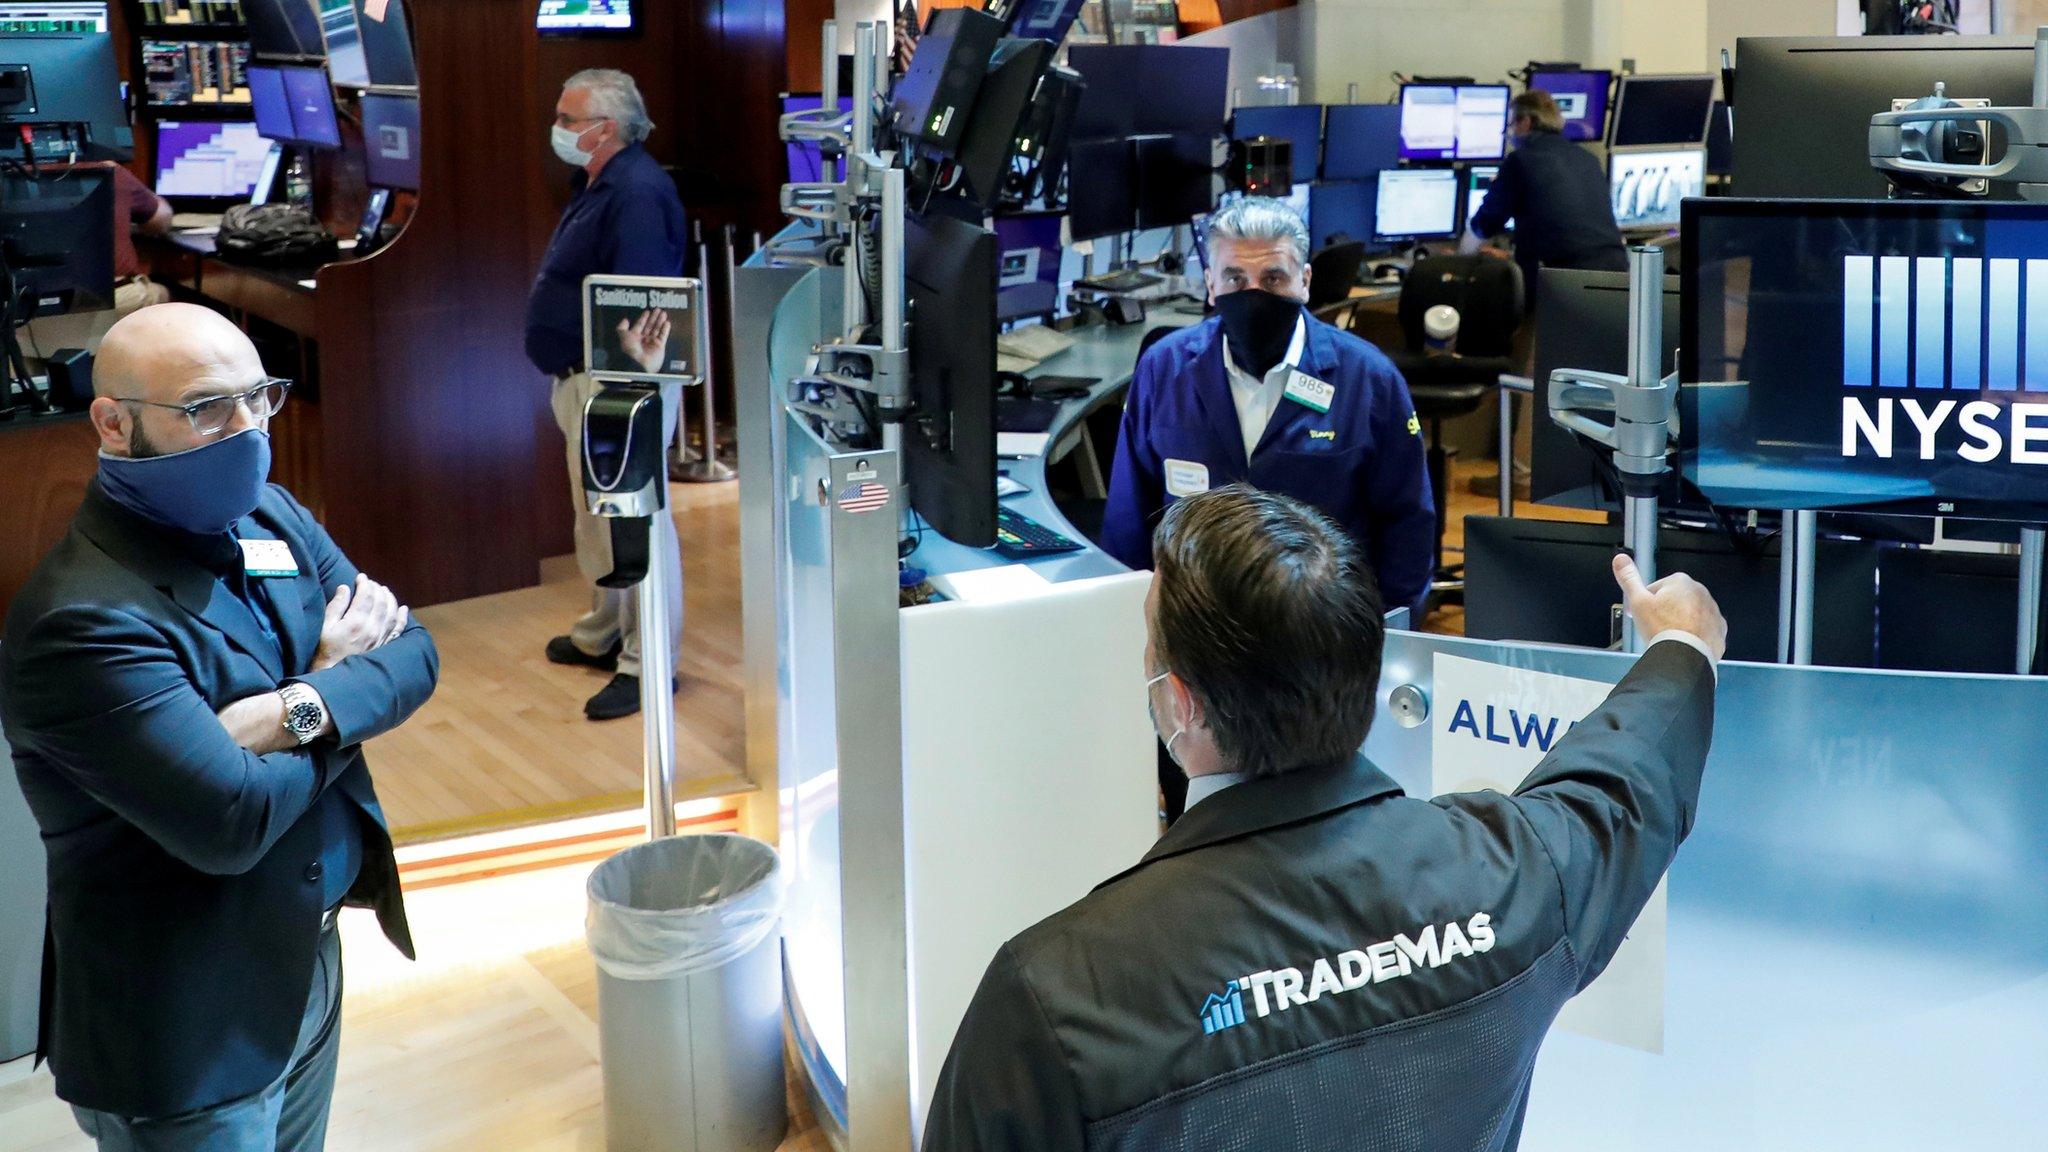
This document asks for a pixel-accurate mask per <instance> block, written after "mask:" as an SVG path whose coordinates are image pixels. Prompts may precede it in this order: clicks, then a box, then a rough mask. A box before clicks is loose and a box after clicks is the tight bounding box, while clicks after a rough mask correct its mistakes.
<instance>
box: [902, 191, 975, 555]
mask: <svg viewBox="0 0 2048 1152" xmlns="http://www.w3.org/2000/svg"><path fill="white" fill-rule="evenodd" d="M996 275H997V274H996V238H995V234H994V233H991V232H989V231H988V230H986V229H983V228H977V227H975V226H974V225H972V224H967V223H963V222H961V221H959V220H954V219H951V218H948V217H944V216H936V215H932V216H922V217H920V216H917V215H915V214H911V215H907V216H906V217H905V219H904V244H903V283H904V288H905V289H906V294H907V296H908V300H909V304H910V392H911V400H912V405H913V412H912V415H911V420H910V426H909V427H907V428H905V429H904V435H903V480H904V483H906V484H908V485H909V486H910V502H911V507H912V508H914V509H916V511H917V514H918V515H920V516H922V517H924V518H925V521H926V522H927V523H929V524H930V525H931V526H932V527H933V528H934V529H936V530H937V531H938V532H939V534H940V535H942V536H944V537H946V538H947V539H949V540H952V541H954V542H955V543H958V544H964V545H966V546H968V547H970V548H986V547H988V546H989V545H991V544H994V543H995V541H996V418H995V402H996Z"/></svg>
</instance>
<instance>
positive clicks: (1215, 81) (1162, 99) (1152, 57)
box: [1131, 44, 1230, 135]
mask: <svg viewBox="0 0 2048 1152" xmlns="http://www.w3.org/2000/svg"><path fill="white" fill-rule="evenodd" d="M1135 50H1136V52H1137V61H1138V91H1139V92H1141V93H1143V95H1144V98H1143V99H1141V100H1139V101H1138V105H1137V107H1136V108H1135V109H1133V110H1132V116H1133V123H1132V128H1131V130H1132V132H1133V133H1135V134H1137V135H1149V134H1151V133H1156V132H1206V133H1210V134H1211V135H1222V133H1223V126H1224V121H1225V119H1227V118H1228V116H1229V106H1230V49H1228V48H1201V47H1195V46H1192V45H1185V44H1140V45H1137V46H1136V47H1135Z"/></svg>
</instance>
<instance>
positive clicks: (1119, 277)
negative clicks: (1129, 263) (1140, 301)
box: [1081, 268, 1164, 292]
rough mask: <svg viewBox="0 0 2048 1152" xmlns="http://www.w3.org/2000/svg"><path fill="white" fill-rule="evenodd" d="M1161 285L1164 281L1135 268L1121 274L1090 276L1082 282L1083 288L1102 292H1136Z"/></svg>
mask: <svg viewBox="0 0 2048 1152" xmlns="http://www.w3.org/2000/svg"><path fill="white" fill-rule="evenodd" d="M1161 283H1164V281H1163V280H1162V279H1161V278H1160V277H1157V276H1154V275H1153V274H1151V273H1150V272H1140V271H1138V270H1137V269H1135V268H1126V269H1124V270H1123V271H1121V272H1109V273H1106V274H1104V275H1101V276H1090V277H1088V278H1087V279H1086V280H1083V281H1081V286H1082V287H1084V288H1094V289H1096V290H1098V291H1101V292H1136V291H1137V290H1139V289H1140V288H1150V287H1152V286H1153V285H1154V284H1161Z"/></svg>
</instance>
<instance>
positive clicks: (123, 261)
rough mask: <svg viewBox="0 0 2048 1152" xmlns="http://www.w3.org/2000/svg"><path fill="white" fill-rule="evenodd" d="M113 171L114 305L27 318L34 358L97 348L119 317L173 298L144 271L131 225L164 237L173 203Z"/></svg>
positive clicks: (135, 179)
mask: <svg viewBox="0 0 2048 1152" xmlns="http://www.w3.org/2000/svg"><path fill="white" fill-rule="evenodd" d="M113 171H114V306H113V308H111V309H108V310H106V311H101V312H74V313H72V314H70V315H68V316H43V317H39V318H38V319H35V320H31V321H29V324H28V333H27V339H25V340H24V341H23V342H22V343H23V344H24V345H25V346H26V347H25V349H24V350H25V351H26V353H27V355H28V357H29V359H31V360H37V361H42V360H48V359H49V358H50V355H51V353H53V352H55V351H57V349H59V348H83V349H85V350H86V351H88V352H97V351H99V347H100V341H101V340H103V339H105V338H106V335H107V332H108V330H109V329H111V328H113V326H114V325H115V324H117V323H119V322H120V320H121V318H122V317H124V316H128V315H130V314H132V313H135V312H140V311H141V310H143V309H144V308H147V307H149V306H150V305H152V304H162V303H164V302H165V301H167V300H169V299H170V298H171V293H170V289H168V288H165V287H164V286H163V285H161V284H157V283H155V282H153V281H152V280H150V278H149V277H148V276H146V275H144V274H143V271H142V257H141V256H139V255H138V254H137V253H136V251H135V239H134V237H132V236H131V235H130V234H129V229H130V228H133V229H134V230H135V231H137V232H141V233H142V234H144V235H146V236H166V235H169V234H170V231H171V204H170V201H168V200H165V199H164V198H163V197H161V196H159V195H157V194H156V193H155V192H154V191H152V190H151V189H150V187H149V185H147V184H144V183H143V182H142V180H141V179H140V178H139V177H137V176H136V175H135V173H133V172H130V171H129V170H128V169H127V168H125V167H123V166H121V165H119V164H116V165H114V166H113Z"/></svg>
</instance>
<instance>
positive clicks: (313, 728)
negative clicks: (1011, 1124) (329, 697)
mask: <svg viewBox="0 0 2048 1152" xmlns="http://www.w3.org/2000/svg"><path fill="white" fill-rule="evenodd" d="M284 725H285V727H287V728H289V729H291V730H292V731H294V732H297V733H299V734H300V735H304V734H306V733H308V732H318V731H319V730H320V706H319V705H318V704H294V705H292V706H291V707H290V708H288V709H286V710H285V714H284Z"/></svg>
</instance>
